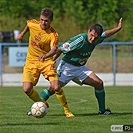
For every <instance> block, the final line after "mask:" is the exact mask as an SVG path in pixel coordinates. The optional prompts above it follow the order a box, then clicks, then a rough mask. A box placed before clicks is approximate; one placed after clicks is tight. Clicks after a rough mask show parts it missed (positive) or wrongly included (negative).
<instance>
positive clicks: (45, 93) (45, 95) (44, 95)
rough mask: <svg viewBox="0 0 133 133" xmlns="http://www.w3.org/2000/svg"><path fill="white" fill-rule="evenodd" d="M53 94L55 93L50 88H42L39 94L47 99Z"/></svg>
mask: <svg viewBox="0 0 133 133" xmlns="http://www.w3.org/2000/svg"><path fill="white" fill-rule="evenodd" d="M51 95H53V94H52V93H51V92H50V91H49V90H48V89H44V90H42V91H41V92H40V94H39V96H40V97H41V98H42V99H43V100H45V101H47V99H48V98H49V97H50V96H51Z"/></svg>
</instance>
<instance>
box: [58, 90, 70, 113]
mask: <svg viewBox="0 0 133 133" xmlns="http://www.w3.org/2000/svg"><path fill="white" fill-rule="evenodd" d="M56 97H57V99H58V101H59V102H60V103H61V105H62V106H63V108H64V112H65V113H67V112H70V110H69V107H68V105H67V101H66V96H65V94H64V92H63V90H62V89H60V91H59V92H58V93H57V92H56Z"/></svg>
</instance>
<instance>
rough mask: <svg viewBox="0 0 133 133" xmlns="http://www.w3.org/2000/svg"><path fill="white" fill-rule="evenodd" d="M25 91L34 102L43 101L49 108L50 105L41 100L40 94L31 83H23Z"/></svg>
mask: <svg viewBox="0 0 133 133" xmlns="http://www.w3.org/2000/svg"><path fill="white" fill-rule="evenodd" d="M23 90H24V92H25V93H26V94H27V95H28V97H29V98H30V99H32V100H33V101H34V102H38V101H42V102H44V103H45V104H46V105H47V106H48V104H47V103H46V102H45V101H44V100H43V99H41V98H40V96H39V94H38V92H37V91H36V90H34V89H33V84H32V83H31V82H23Z"/></svg>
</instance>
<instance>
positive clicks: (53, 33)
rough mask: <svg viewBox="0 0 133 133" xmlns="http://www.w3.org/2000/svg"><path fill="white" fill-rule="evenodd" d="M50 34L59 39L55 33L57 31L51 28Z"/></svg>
mask: <svg viewBox="0 0 133 133" xmlns="http://www.w3.org/2000/svg"><path fill="white" fill-rule="evenodd" d="M49 32H50V33H51V34H52V35H53V36H57V37H58V33H57V32H56V31H55V29H54V28H53V27H50V29H49Z"/></svg>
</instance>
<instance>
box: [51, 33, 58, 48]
mask: <svg viewBox="0 0 133 133" xmlns="http://www.w3.org/2000/svg"><path fill="white" fill-rule="evenodd" d="M58 40H59V39H58V34H57V33H56V32H55V33H53V35H52V36H51V43H50V46H58Z"/></svg>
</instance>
